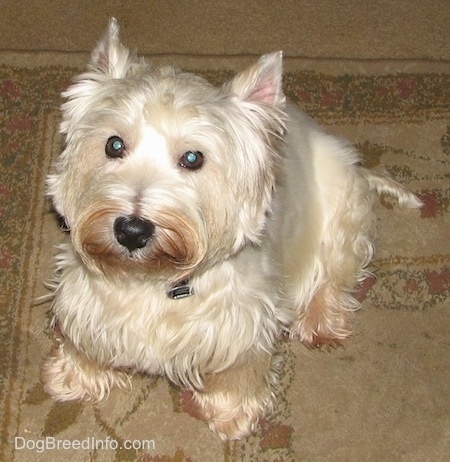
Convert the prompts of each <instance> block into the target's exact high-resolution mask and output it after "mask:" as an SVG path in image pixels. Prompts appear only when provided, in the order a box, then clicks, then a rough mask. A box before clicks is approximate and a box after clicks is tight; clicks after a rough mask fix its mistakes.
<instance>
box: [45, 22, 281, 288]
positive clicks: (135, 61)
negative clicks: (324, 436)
mask: <svg viewBox="0 0 450 462" xmlns="http://www.w3.org/2000/svg"><path fill="white" fill-rule="evenodd" d="M281 79H282V64H281V53H274V54H270V55H266V56H263V57H262V58H261V59H260V60H259V62H258V63H257V64H255V65H254V66H252V67H250V68H249V69H247V70H245V71H244V72H242V73H240V74H238V75H237V76H236V77H235V78H233V79H232V80H231V81H230V82H227V83H225V84H224V85H222V86H221V87H215V86H213V85H211V84H210V83H208V82H206V81H205V80H204V79H202V78H200V77H197V76H195V75H192V74H187V73H183V72H180V71H178V70H176V69H173V68H169V67H164V68H160V69H153V68H152V67H151V66H150V65H149V64H147V63H146V62H145V61H143V60H142V59H139V58H136V57H135V56H133V55H132V54H131V53H130V51H129V50H128V49H127V48H126V47H124V46H123V45H122V44H121V43H120V40H119V29H118V25H117V22H116V21H115V20H111V22H110V25H109V28H108V31H107V33H106V35H105V37H104V38H103V39H102V41H101V42H100V43H99V45H98V46H97V48H96V49H95V50H94V52H93V54H92V59H91V62H90V65H89V69H88V71H87V72H85V73H83V74H81V75H80V76H79V77H77V79H76V81H75V82H74V84H73V85H72V86H71V87H69V89H68V90H67V91H66V92H65V93H64V94H63V96H64V97H65V98H66V102H65V104H64V105H63V106H62V114H63V121H62V123H61V132H62V133H63V134H64V135H65V141H66V144H65V149H64V151H63V152H62V154H61V156H60V158H59V160H58V161H57V163H56V165H55V172H54V173H53V174H52V175H50V176H49V179H48V192H49V195H50V196H51V197H52V199H53V202H54V205H55V208H56V210H57V211H58V212H59V213H60V214H61V215H62V216H63V217H64V219H65V221H66V223H67V225H68V227H69V229H70V230H71V239H72V242H73V244H74V247H75V250H76V251H77V253H78V254H79V255H80V256H81V257H82V259H83V261H84V262H85V263H86V264H87V265H88V266H89V267H90V268H92V269H95V270H97V271H98V270H101V271H104V272H107V271H119V272H131V273H133V272H136V271H138V272H141V271H144V272H145V273H151V274H154V275H156V276H157V277H164V278H169V279H171V280H180V279H181V278H183V277H185V276H186V275H188V274H189V273H191V272H193V271H194V270H195V269H196V268H198V267H207V266H211V265H213V264H215V263H217V262H218V261H220V260H222V259H224V258H228V257H229V256H230V255H233V254H235V253H236V252H238V251H239V250H240V249H241V248H242V247H243V246H244V245H246V244H248V243H254V244H257V243H258V242H259V240H260V237H261V234H262V232H263V229H264V224H265V220H266V215H267V212H268V210H269V209H270V203H271V196H272V190H273V187H274V183H275V172H276V169H277V163H278V158H277V155H276V149H275V145H276V144H277V143H278V142H280V134H281V133H282V131H283V125H284V123H283V112H282V111H283V106H284V96H283V94H282V90H281Z"/></svg>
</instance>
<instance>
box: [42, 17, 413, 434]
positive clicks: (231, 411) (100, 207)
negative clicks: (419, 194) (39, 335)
mask: <svg viewBox="0 0 450 462" xmlns="http://www.w3.org/2000/svg"><path fill="white" fill-rule="evenodd" d="M281 58H282V57H281V53H273V54H270V55H266V56H263V57H262V58H261V59H260V61H259V62H258V63H257V64H255V65H254V66H252V67H250V68H249V69H247V70H245V71H244V72H242V73H240V74H238V75H237V76H236V77H235V78H234V79H232V80H231V81H230V82H228V83H226V84H225V85H223V86H222V87H220V88H217V87H214V86H212V85H210V84H209V83H207V82H206V81H204V80H203V79H201V78H199V77H196V76H193V75H191V74H184V73H181V72H180V71H178V70H175V69H173V68H169V67H166V68H162V69H153V68H152V67H151V66H150V65H149V64H148V63H146V62H144V61H143V60H142V59H137V58H136V57H134V56H132V54H131V53H130V52H129V50H128V49H127V48H125V47H124V46H123V45H122V44H121V43H120V41H119V31H118V25H117V23H116V21H115V20H112V21H111V23H110V26H109V29H108V32H107V34H106V36H105V37H104V39H103V40H102V41H101V42H100V44H99V45H98V47H97V48H96V50H95V51H94V53H93V55H92V60H91V63H90V67H89V70H88V71H87V72H85V73H83V74H82V75H80V76H79V77H77V79H76V81H75V83H74V84H73V85H72V86H71V87H70V88H69V89H68V90H67V91H66V92H65V93H64V97H65V98H66V100H67V101H66V103H65V104H64V105H63V107H62V113H63V121H62V124H61V131H62V133H63V134H64V135H65V137H66V146H65V149H64V151H63V153H62V154H61V156H60V158H59V160H58V162H57V163H56V165H55V169H54V173H53V174H52V175H50V176H49V179H48V192H49V195H50V196H51V197H52V199H53V202H54V205H55V208H56V210H57V211H58V212H59V214H60V215H61V216H63V217H64V220H65V222H66V224H67V226H68V228H69V229H70V232H71V244H70V245H64V246H61V247H60V253H59V256H58V260H57V282H56V284H55V298H54V303H53V312H54V316H55V329H57V331H58V332H59V334H58V337H59V343H58V345H57V347H56V348H55V351H54V352H53V353H52V355H51V356H50V357H49V359H48V360H47V361H46V363H45V365H44V368H43V381H44V386H45V389H46V390H47V391H48V392H49V393H50V394H51V395H52V396H53V397H54V398H55V399H57V400H61V401H65V400H73V399H90V400H94V401H95V400H102V399H104V398H106V397H107V396H108V394H109V391H110V389H111V388H112V387H114V386H121V387H125V386H127V385H128V381H129V378H128V377H129V375H131V374H133V373H136V372H143V373H148V374H164V375H166V376H167V377H168V378H169V379H170V380H171V381H173V382H174V383H176V384H179V385H180V386H182V387H186V388H189V389H191V390H192V391H193V392H194V398H195V400H196V402H197V403H198V406H199V407H200V411H201V412H202V414H203V416H204V417H205V419H206V420H207V421H208V422H209V424H210V426H211V428H212V429H214V430H215V431H216V432H217V433H218V434H219V435H220V436H221V437H222V438H224V439H226V438H230V439H236V438H242V437H244V436H246V435H247V434H248V433H249V432H251V431H252V429H253V427H254V425H255V423H256V422H257V419H258V418H259V417H260V416H261V415H263V414H264V412H266V411H267V410H268V409H270V407H271V406H272V401H273V391H274V388H275V387H276V385H277V377H278V371H279V362H280V361H279V357H278V356H277V354H276V351H277V348H276V344H277V339H278V338H279V336H280V334H281V333H282V331H286V332H287V331H288V332H289V333H290V335H291V336H292V337H297V338H299V339H300V340H301V341H302V342H304V343H306V344H307V345H311V346H320V345H334V344H338V343H340V342H341V341H342V340H343V339H345V338H346V337H347V336H348V335H349V333H350V328H349V314H350V313H351V312H352V311H354V310H356V309H357V308H358V307H359V303H358V302H357V301H356V300H355V299H354V298H353V296H352V292H353V291H354V288H355V285H356V284H357V283H358V282H359V281H362V280H363V279H364V277H365V275H366V269H365V268H366V266H367V264H368V263H369V261H370V259H371V258H372V254H373V229H374V220H375V218H374V216H373V212H372V201H373V198H374V195H375V193H376V192H380V193H388V194H391V195H393V196H395V197H397V198H398V199H399V201H400V203H401V204H402V205H405V206H408V207H418V206H420V202H419V201H418V200H417V199H416V198H415V196H414V195H413V194H412V193H410V192H409V191H408V190H406V189H405V188H404V187H403V186H401V185H399V184H398V183H396V182H394V181H393V180H392V179H391V178H390V177H388V176H387V175H384V174H376V173H373V172H370V171H368V170H366V169H363V168H362V167H360V166H359V157H358V154H357V153H356V152H355V150H354V149H353V148H352V147H350V146H349V145H348V144H346V143H344V142H342V141H340V140H338V139H336V138H334V137H332V136H329V135H327V134H326V133H324V132H323V131H322V130H321V129H320V128H318V127H317V126H316V125H315V124H314V123H313V122H312V121H311V120H310V119H309V118H308V117H307V116H305V115H304V114H303V113H301V112H300V111H299V110H298V109H296V108H295V107H293V106H291V105H289V104H287V103H286V102H285V98H284V96H283V93H282V89H281V82H282V59H281ZM111 137H116V138H115V139H116V140H117V139H118V140H119V141H118V144H117V143H116V145H115V146H116V147H115V148H114V149H116V148H117V149H118V151H117V152H119V151H120V152H119V154H120V155H119V154H118V155H117V156H115V153H116V151H113V154H114V155H111V148H108V147H107V144H108V143H110V140H111ZM108 149H109V150H108ZM186 153H191V157H192V153H194V155H193V158H194V159H195V161H198V160H199V159H198V157H199V156H201V157H200V160H203V164H201V165H200V166H199V167H198V168H197V167H196V168H195V169H194V168H190V167H191V166H190V165H189V168H188V167H186V160H185V159H186V158H185V154H186ZM199 153H202V154H201V155H200V154H199ZM180 159H181V160H180ZM119 217H137V218H138V219H139V220H146V223H147V225H148V226H149V227H150V228H149V229H150V231H149V232H148V235H145V236H144V237H142V236H141V235H139V238H141V237H142V239H141V241H140V244H139V245H136V248H135V247H132V246H129V245H128V244H126V243H125V244H124V237H123V235H122V236H120V232H121V230H120V229H119V231H117V229H116V227H117V220H118V218H119ZM130 232H131V231H129V228H127V230H126V232H125V237H127V236H128V233H130ZM133 243H134V241H133ZM182 280H188V285H189V287H190V289H191V291H192V295H191V296H189V297H186V298H182V299H172V298H170V297H169V296H168V293H169V292H170V291H171V289H172V288H173V287H174V286H175V285H176V284H177V283H179V282H180V281H182Z"/></svg>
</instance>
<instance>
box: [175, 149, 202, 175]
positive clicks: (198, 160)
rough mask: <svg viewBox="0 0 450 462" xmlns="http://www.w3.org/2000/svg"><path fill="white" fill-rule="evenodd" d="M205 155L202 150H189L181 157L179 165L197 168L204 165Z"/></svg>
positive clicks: (191, 168) (192, 168)
mask: <svg viewBox="0 0 450 462" xmlns="http://www.w3.org/2000/svg"><path fill="white" fill-rule="evenodd" d="M203 161H204V157H203V154H202V153H201V152H200V151H187V152H185V153H184V154H183V155H182V156H181V158H180V162H179V165H180V167H183V168H188V169H190V170H197V169H199V168H200V167H201V166H202V165H203Z"/></svg>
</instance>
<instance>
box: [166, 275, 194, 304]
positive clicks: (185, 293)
mask: <svg viewBox="0 0 450 462" xmlns="http://www.w3.org/2000/svg"><path fill="white" fill-rule="evenodd" d="M193 294H194V289H193V288H192V287H191V286H190V285H189V280H187V279H185V280H184V281H180V282H177V283H176V284H175V285H174V286H173V287H172V288H171V289H170V290H169V291H168V292H167V296H168V297H169V298H171V299H172V300H180V299H181V298H186V297H190V296H191V295H193Z"/></svg>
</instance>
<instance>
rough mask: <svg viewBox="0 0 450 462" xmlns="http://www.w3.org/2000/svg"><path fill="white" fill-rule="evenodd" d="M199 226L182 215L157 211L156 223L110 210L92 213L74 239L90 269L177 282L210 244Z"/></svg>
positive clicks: (81, 223) (194, 265)
mask: <svg viewBox="0 0 450 462" xmlns="http://www.w3.org/2000/svg"><path fill="white" fill-rule="evenodd" d="M202 235H203V234H202V233H201V232H199V230H198V228H197V223H196V222H194V221H193V220H191V219H190V218H189V217H187V216H183V215H182V214H181V213H180V212H179V211H171V210H164V211H157V212H155V213H154V216H152V219H151V220H150V219H149V218H147V217H142V216H139V215H137V214H131V215H123V214H120V213H117V210H112V209H111V208H106V207H97V208H96V209H95V210H94V209H91V213H86V214H85V215H84V216H83V217H81V218H80V220H79V222H78V223H77V224H76V226H74V227H73V230H72V240H73V243H74V246H75V248H76V249H77V251H78V253H79V254H80V255H81V257H82V259H83V261H84V262H85V263H86V265H88V266H92V264H94V265H95V266H96V267H97V268H100V269H101V271H102V272H104V273H108V272H111V271H115V272H117V271H119V272H130V273H135V272H136V271H138V272H142V273H145V274H155V275H161V274H162V275H164V277H169V278H176V280H180V279H181V278H182V277H185V276H186V275H189V274H190V273H192V270H193V269H194V268H195V267H197V266H198V265H199V264H200V262H201V261H202V260H203V259H204V257H205V253H206V244H205V243H204V241H203V240H202V239H201V236H202Z"/></svg>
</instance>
